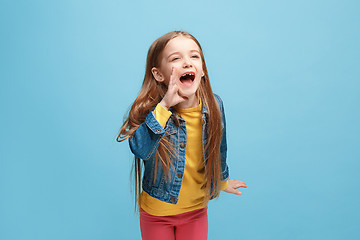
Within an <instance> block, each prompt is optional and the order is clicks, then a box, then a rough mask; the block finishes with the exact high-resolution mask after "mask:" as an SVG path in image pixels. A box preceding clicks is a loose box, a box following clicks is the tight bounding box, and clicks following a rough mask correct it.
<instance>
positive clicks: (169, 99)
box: [160, 67, 187, 109]
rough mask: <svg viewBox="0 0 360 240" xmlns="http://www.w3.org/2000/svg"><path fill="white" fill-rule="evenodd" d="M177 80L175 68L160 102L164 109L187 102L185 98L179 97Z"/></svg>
mask: <svg viewBox="0 0 360 240" xmlns="http://www.w3.org/2000/svg"><path fill="white" fill-rule="evenodd" d="M178 79H179V77H178V75H177V73H176V70H175V68H174V67H173V68H172V71H171V76H170V82H169V86H168V90H167V92H166V94H165V96H164V98H163V99H162V100H161V102H160V104H161V106H163V107H164V108H166V109H169V108H170V107H172V106H175V105H176V104H178V103H181V102H184V101H186V100H187V97H184V96H181V95H180V94H181V93H180V89H179V86H178V85H177V80H178Z"/></svg>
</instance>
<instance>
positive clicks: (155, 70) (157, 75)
mask: <svg viewBox="0 0 360 240" xmlns="http://www.w3.org/2000/svg"><path fill="white" fill-rule="evenodd" d="M151 73H152V75H153V76H154V78H155V80H156V81H158V82H163V81H164V76H163V75H162V74H161V72H160V70H159V69H158V68H156V67H153V68H152V69H151Z"/></svg>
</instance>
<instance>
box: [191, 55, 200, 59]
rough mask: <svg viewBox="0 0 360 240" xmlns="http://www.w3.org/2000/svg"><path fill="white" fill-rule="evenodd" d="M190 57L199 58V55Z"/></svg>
mask: <svg viewBox="0 0 360 240" xmlns="http://www.w3.org/2000/svg"><path fill="white" fill-rule="evenodd" d="M191 57H192V58H200V56H199V55H192V56H191Z"/></svg>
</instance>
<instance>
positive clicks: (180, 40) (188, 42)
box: [164, 36, 200, 56]
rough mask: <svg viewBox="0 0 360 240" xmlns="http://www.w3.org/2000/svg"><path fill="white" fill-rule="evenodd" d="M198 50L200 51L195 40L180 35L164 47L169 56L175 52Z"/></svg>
mask: <svg viewBox="0 0 360 240" xmlns="http://www.w3.org/2000/svg"><path fill="white" fill-rule="evenodd" d="M192 50H196V51H199V52H200V48H199V46H198V45H197V44H196V42H195V41H194V40H192V39H191V38H188V37H184V36H178V37H176V38H173V39H171V40H170V41H169V42H168V43H167V44H166V46H165V48H164V55H165V56H167V55H169V54H171V53H173V52H189V51H192Z"/></svg>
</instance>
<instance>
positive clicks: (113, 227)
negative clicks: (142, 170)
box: [0, 0, 360, 240]
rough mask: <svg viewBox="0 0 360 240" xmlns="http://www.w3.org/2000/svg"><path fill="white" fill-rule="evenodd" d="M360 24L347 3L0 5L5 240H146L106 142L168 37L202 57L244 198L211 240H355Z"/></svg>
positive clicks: (214, 204) (213, 227)
mask: <svg viewBox="0 0 360 240" xmlns="http://www.w3.org/2000/svg"><path fill="white" fill-rule="evenodd" d="M359 23H360V3H359V1H355V0H353V1H350V0H338V1H335V0H327V1H325V0H319V1H316V0H315V1H314V0H311V1H310V0H305V1H286V0H282V1H280V0H273V1H265V0H263V1H259V0H254V1H243V0H239V1H235V0H233V1H188V0H182V1H138V0H134V1H107V0H106V1H104V0H102V1H77V0H63V1H45V0H44V1H36V0H34V1H10V0H1V4H0V24H1V39H0V43H1V45H0V50H1V51H0V59H1V60H0V61H1V62H0V69H1V73H0V78H1V86H0V94H1V95H0V104H1V112H0V115H1V118H0V121H1V142H0V150H1V152H0V157H1V161H0V239H1V240H48V239H51V240H60V239H61V240H63V239H66V240H79V239H80V240H117V239H126V240H132V239H140V229H139V221H138V217H137V216H136V215H134V211H133V198H132V193H131V189H132V187H131V182H130V169H131V166H132V162H133V158H132V155H131V153H130V150H129V148H128V143H127V142H125V143H117V142H116V141H115V138H116V136H117V134H118V131H119V128H120V126H121V124H122V121H123V117H124V115H125V114H126V112H127V110H128V109H129V106H130V105H131V103H132V102H133V100H134V99H135V97H136V96H137V94H138V92H139V90H140V87H141V83H142V79H143V75H144V70H145V59H146V54H147V50H148V48H149V46H150V44H151V43H152V42H153V41H154V40H155V39H156V38H157V37H159V36H161V35H162V34H164V33H166V32H169V31H172V30H186V31H189V32H190V33H192V34H193V35H194V36H195V37H197V38H198V40H199V41H200V43H201V44H202V47H203V49H204V54H205V59H206V62H207V66H208V69H209V75H210V80H211V82H212V86H213V90H214V92H216V93H217V94H219V95H220V96H221V97H222V98H223V100H224V104H225V111H226V116H227V127H228V129H227V130H228V164H229V167H230V176H231V178H236V179H239V180H242V181H245V182H246V183H247V185H248V188H247V189H244V190H243V195H242V196H235V195H230V194H227V193H222V194H221V196H220V198H219V199H218V200H214V201H211V203H210V204H209V239H210V240H216V239H241V240H289V239H304V240H310V239H316V240H318V239H326V240H332V239H341V240H342V239H359V238H360V234H359V232H358V230H357V228H358V226H359V222H360V217H359V216H360V209H359V206H360V204H359V197H360V193H359V184H360V178H359V170H360V163H359V162H360V137H359V136H360V127H359V123H360V113H359V104H360V83H359V81H360V70H359V69H360V68H359V63H360V51H359V50H360V47H359V42H360V38H359V36H360V34H359Z"/></svg>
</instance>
